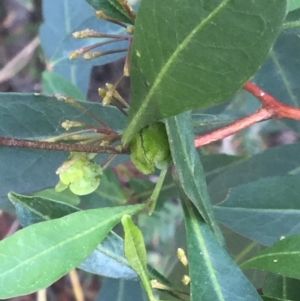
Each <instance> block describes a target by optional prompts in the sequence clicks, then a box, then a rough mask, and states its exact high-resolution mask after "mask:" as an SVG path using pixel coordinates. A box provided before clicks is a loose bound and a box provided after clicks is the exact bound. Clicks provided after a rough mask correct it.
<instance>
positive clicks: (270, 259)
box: [241, 235, 300, 279]
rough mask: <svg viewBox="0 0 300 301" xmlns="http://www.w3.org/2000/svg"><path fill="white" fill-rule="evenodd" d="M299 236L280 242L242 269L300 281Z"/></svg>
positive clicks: (244, 264)
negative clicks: (262, 271)
mask: <svg viewBox="0 0 300 301" xmlns="http://www.w3.org/2000/svg"><path fill="white" fill-rule="evenodd" d="M299 264H300V235H294V236H291V237H287V238H285V239H282V240H280V241H279V242H277V243H276V244H274V245H272V246H271V247H268V248H267V249H264V250H263V251H261V252H259V253H258V254H257V255H256V256H254V257H252V258H251V259H249V260H247V261H246V262H244V263H243V264H242V265H241V268H243V269H259V270H264V271H268V272H271V273H275V274H280V275H283V276H286V277H291V278H296V279H300V269H299Z"/></svg>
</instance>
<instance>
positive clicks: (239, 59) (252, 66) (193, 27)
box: [123, 0, 286, 144]
mask: <svg viewBox="0 0 300 301" xmlns="http://www.w3.org/2000/svg"><path fill="white" fill-rule="evenodd" d="M170 7H172V9H170ZM285 14H286V1H285V0H270V1H267V2H263V1H261V0H253V1H242V2H240V1H232V0H213V1H212V0H205V1H194V0H187V1H178V2H176V3H174V2H173V1H171V0H168V1H163V2H162V1H160V0H143V1H142V2H141V5H140V8H139V12H138V14H137V18H136V23H135V25H136V26H135V33H134V42H133V49H132V57H131V58H132V62H131V83H132V102H131V105H130V111H129V123H128V126H127V128H126V131H125V133H124V136H123V142H124V143H125V144H127V143H128V142H129V141H130V140H131V139H132V138H133V136H134V135H135V134H136V133H137V132H138V131H139V130H140V129H141V128H143V127H144V126H145V125H147V124H150V123H153V122H155V121H158V120H161V119H163V118H166V117H170V116H173V115H177V114H179V113H181V112H183V111H187V110H192V109H197V108H205V107H209V106H212V105H216V104H219V103H221V102H223V101H225V100H227V99H228V98H229V97H231V96H232V95H233V94H234V93H236V92H237V91H238V90H239V89H240V88H241V87H242V86H243V84H244V83H245V82H246V81H247V80H249V78H250V77H251V76H253V75H254V74H255V72H256V71H257V70H258V68H259V67H260V66H261V64H262V63H263V62H264V60H265V59H266V58H267V55H268V53H269V51H270V49H271V47H272V45H273V43H274V42H275V39H276V37H277V35H278V33H279V32H280V29H281V24H282V21H283V19H284V17H285Z"/></svg>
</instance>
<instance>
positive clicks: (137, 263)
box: [122, 215, 154, 300]
mask: <svg viewBox="0 0 300 301" xmlns="http://www.w3.org/2000/svg"><path fill="white" fill-rule="evenodd" d="M122 225H123V228H124V232H125V237H124V249H125V255H126V258H127V260H128V262H129V263H130V266H131V267H132V268H133V269H134V270H135V271H136V273H137V274H138V275H139V276H140V278H141V281H142V283H143V286H144V288H145V291H146V292H147V295H148V296H149V299H150V300H153V299H154V297H153V291H152V287H151V283H150V278H149V275H148V272H147V251H146V246H145V242H144V238H143V234H142V232H141V230H140V229H139V228H138V227H137V226H136V225H135V224H134V223H133V221H132V220H131V217H130V216H128V215H124V216H123V217H122Z"/></svg>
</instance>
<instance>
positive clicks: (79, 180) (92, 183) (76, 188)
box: [57, 155, 103, 195]
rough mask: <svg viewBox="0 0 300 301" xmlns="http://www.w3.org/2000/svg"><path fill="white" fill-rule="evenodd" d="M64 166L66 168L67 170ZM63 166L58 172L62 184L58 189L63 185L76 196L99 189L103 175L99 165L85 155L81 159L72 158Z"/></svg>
mask: <svg viewBox="0 0 300 301" xmlns="http://www.w3.org/2000/svg"><path fill="white" fill-rule="evenodd" d="M69 164H70V165H69ZM68 165H69V166H68ZM63 166H66V169H64V168H63ZM63 166H62V167H61V168H60V169H59V171H58V173H59V178H60V182H61V183H59V184H58V185H57V188H58V189H60V188H61V186H62V185H61V184H63V185H65V187H69V188H70V190H71V191H72V192H73V193H74V194H76V195H85V194H89V193H92V192H94V191H95V190H96V189H97V188H98V186H99V184H100V178H101V175H102V173H103V172H102V168H101V166H100V165H99V164H97V163H95V162H93V161H90V160H89V159H88V158H87V157H86V156H84V155H83V156H81V157H79V158H72V156H71V157H70V159H69V160H68V161H66V162H65V163H64V165H63Z"/></svg>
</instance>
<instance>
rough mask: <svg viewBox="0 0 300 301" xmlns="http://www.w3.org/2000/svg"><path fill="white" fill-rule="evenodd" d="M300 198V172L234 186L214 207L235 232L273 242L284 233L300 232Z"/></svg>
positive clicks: (224, 222) (268, 242)
mask: <svg viewBox="0 0 300 301" xmlns="http://www.w3.org/2000/svg"><path fill="white" fill-rule="evenodd" d="M299 199H300V177H299V176H285V177H273V178H264V179H260V180H258V181H255V182H251V183H248V184H244V185H240V186H237V187H233V188H232V189H231V190H230V192H229V194H228V195H227V198H226V200H225V201H224V202H222V203H220V204H219V205H218V206H215V207H214V211H215V214H216V217H217V219H218V221H219V222H222V223H223V224H225V225H226V226H227V227H229V228H231V229H232V230H234V231H235V232H237V233H239V234H241V235H244V236H246V237H248V238H250V239H252V240H255V241H258V242H259V243H261V244H263V245H271V244H273V243H275V242H276V241H278V239H279V238H280V237H281V236H290V235H293V234H298V233H300V203H299ZM262 221H263V222H262Z"/></svg>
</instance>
